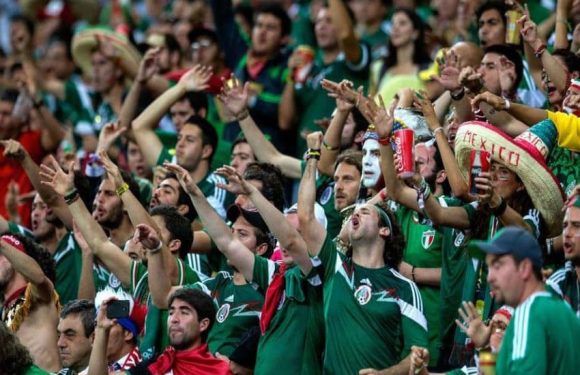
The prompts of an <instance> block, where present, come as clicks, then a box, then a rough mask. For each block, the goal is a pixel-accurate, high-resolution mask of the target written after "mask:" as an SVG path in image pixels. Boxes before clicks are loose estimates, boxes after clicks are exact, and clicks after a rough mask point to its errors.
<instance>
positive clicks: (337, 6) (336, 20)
mask: <svg viewBox="0 0 580 375" xmlns="http://www.w3.org/2000/svg"><path fill="white" fill-rule="evenodd" d="M328 9H329V11H330V18H331V19H332V24H333V25H334V29H335V30H336V32H337V36H338V44H339V46H340V50H341V51H342V52H344V56H345V58H346V60H347V61H349V62H350V63H352V64H356V63H358V62H359V61H360V59H361V50H360V46H359V41H358V39H357V37H356V34H355V32H354V26H353V24H352V21H351V18H350V16H349V15H348V11H347V9H346V3H345V2H344V1H343V0H329V1H328Z"/></svg>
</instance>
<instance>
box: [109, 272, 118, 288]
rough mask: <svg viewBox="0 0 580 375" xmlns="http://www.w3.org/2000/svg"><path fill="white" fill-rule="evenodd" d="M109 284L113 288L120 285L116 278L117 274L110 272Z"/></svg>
mask: <svg viewBox="0 0 580 375" xmlns="http://www.w3.org/2000/svg"><path fill="white" fill-rule="evenodd" d="M109 286H110V287H111V288H113V289H117V288H118V287H120V286H121V280H119V279H117V276H115V275H113V274H112V273H111V274H109Z"/></svg>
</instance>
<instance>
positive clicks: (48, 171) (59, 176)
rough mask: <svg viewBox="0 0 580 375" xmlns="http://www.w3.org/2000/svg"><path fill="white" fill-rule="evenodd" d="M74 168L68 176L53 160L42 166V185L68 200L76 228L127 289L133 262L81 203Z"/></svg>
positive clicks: (70, 168)
mask: <svg viewBox="0 0 580 375" xmlns="http://www.w3.org/2000/svg"><path fill="white" fill-rule="evenodd" d="M73 166H74V162H71V163H70V164H69V172H68V173H65V172H64V171H63V170H62V169H61V167H60V166H59V165H58V163H57V162H56V160H55V159H54V158H53V157H51V158H50V159H49V161H48V164H42V165H41V166H40V169H41V171H40V175H41V176H42V177H43V178H44V179H45V180H44V181H42V183H43V184H47V185H49V186H50V187H51V188H53V189H54V191H56V192H57V193H58V194H60V195H61V196H64V197H66V199H65V200H66V201H67V204H68V207H69V209H70V212H71V214H72V216H73V217H74V220H75V224H76V225H77V226H78V228H79V230H80V232H81V233H82V234H83V237H84V238H85V240H86V241H87V244H88V245H89V247H90V248H91V249H92V250H93V252H94V254H95V255H96V256H97V257H99V259H100V260H101V261H102V262H103V263H104V264H105V266H106V267H107V268H108V269H109V270H110V271H111V272H113V274H115V276H117V278H118V279H119V280H120V281H121V282H122V283H123V285H125V286H128V285H130V284H131V259H130V258H129V256H127V255H126V254H125V253H123V251H122V250H121V249H120V248H119V247H118V246H117V245H115V244H114V243H112V242H111V241H109V239H108V238H107V235H106V234H105V231H104V230H103V228H102V227H101V226H100V225H99V223H97V222H96V221H95V219H93V217H92V216H91V213H90V212H89V210H88V209H87V207H86V206H85V204H84V203H83V201H82V199H79V196H78V192H77V191H76V189H75V187H74V182H73V179H74V176H73V173H72V172H71V170H72V168H73Z"/></svg>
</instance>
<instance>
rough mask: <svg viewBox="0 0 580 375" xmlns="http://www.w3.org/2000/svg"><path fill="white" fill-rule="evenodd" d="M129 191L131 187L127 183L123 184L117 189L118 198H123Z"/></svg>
mask: <svg viewBox="0 0 580 375" xmlns="http://www.w3.org/2000/svg"><path fill="white" fill-rule="evenodd" d="M127 190H129V185H128V184H127V183H126V182H123V185H121V186H119V187H118V188H117V196H119V197H120V196H121V195H123V194H124V193H126V192H127Z"/></svg>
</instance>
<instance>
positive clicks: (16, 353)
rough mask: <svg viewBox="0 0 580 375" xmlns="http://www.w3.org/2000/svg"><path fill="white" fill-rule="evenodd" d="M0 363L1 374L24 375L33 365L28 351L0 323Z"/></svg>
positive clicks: (2, 323)
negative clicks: (0, 365) (0, 364)
mask: <svg viewBox="0 0 580 375" xmlns="http://www.w3.org/2000/svg"><path fill="white" fill-rule="evenodd" d="M0 342H1V343H2V347H1V349H0V358H1V360H0V362H1V363H2V368H3V370H2V373H3V374H25V373H26V372H27V370H28V369H29V367H30V366H32V365H33V364H34V362H33V361H32V357H31V356H30V353H29V352H28V349H27V348H26V347H25V346H24V345H22V344H21V343H20V340H18V338H17V337H16V335H15V334H14V333H13V332H12V331H11V330H10V329H8V327H6V325H5V324H4V322H0Z"/></svg>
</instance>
